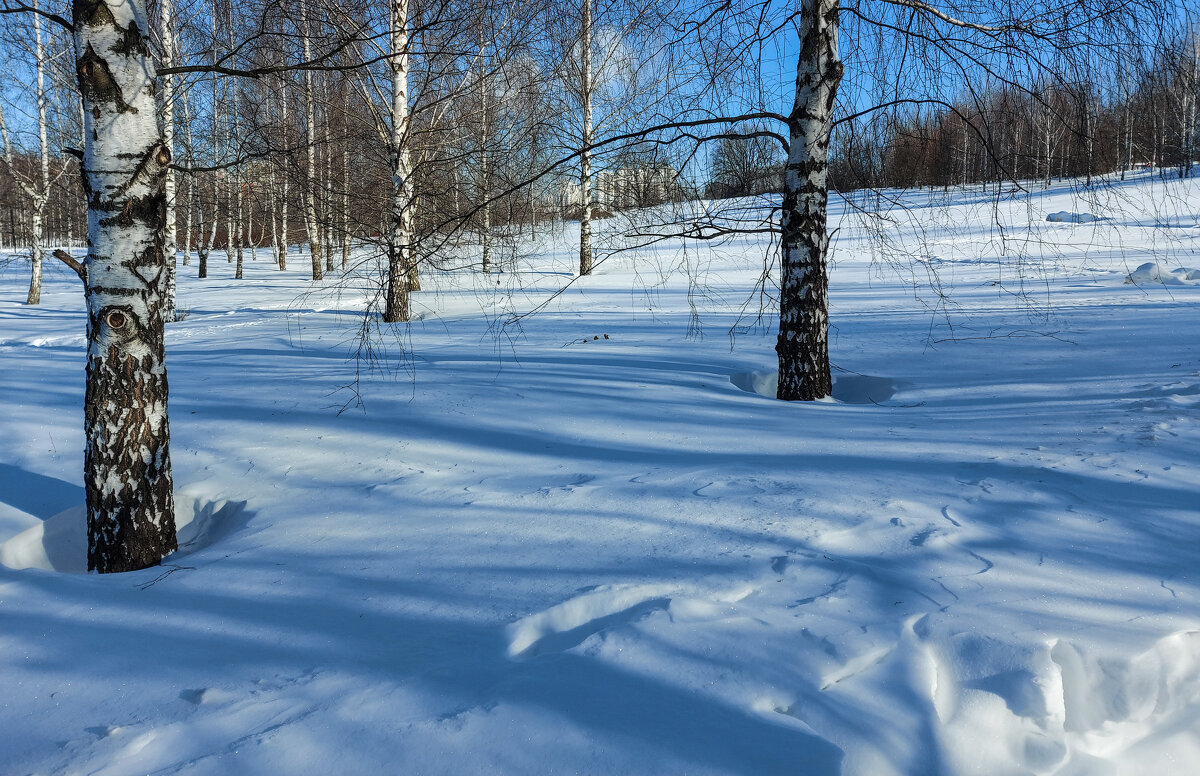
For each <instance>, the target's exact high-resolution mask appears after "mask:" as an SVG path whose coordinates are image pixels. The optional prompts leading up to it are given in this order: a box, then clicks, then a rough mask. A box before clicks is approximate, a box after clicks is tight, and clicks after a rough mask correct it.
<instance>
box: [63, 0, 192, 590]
mask: <svg viewBox="0 0 1200 776" xmlns="http://www.w3.org/2000/svg"><path fill="white" fill-rule="evenodd" d="M72 10H73V14H72V15H73V21H74V25H75V57H76V73H77V76H78V82H79V90H80V93H81V94H82V96H83V102H84V107H85V109H86V110H85V113H84V139H85V143H84V156H83V164H82V170H83V185H84V191H85V193H86V195H87V198H88V240H89V250H88V255H87V258H86V260H85V263H84V264H83V265H80V266H78V268H77V271H78V272H79V274H80V276H81V278H83V279H84V282H85V284H86V288H87V310H88V326H87V329H88V361H87V391H86V399H85V406H84V427H85V433H86V439H87V449H86V453H85V456H84V487H85V491H86V496H87V522H88V568H89V570H95V571H99V572H102V573H103V572H115V571H128V570H132V569H138V568H144V567H146V566H151V565H154V564H157V563H158V562H159V561H160V560H161V559H162V557H163V556H164V555H166V554H167V553H169V552H171V551H173V550H174V549H175V547H176V540H175V517H174V505H173V495H172V487H171V463H170V455H169V429H168V425H167V373H166V365H165V362H164V354H163V328H164V318H163V313H164V307H165V302H166V300H165V290H166V289H165V286H166V274H167V273H166V261H165V257H164V255H163V246H164V234H163V227H164V221H165V208H166V201H165V195H164V191H163V186H164V182H165V177H166V166H167V165H168V164H169V163H170V161H171V157H170V152H169V151H168V149H167V147H166V145H165V144H164V142H163V138H162V134H161V132H160V130H159V126H158V121H157V116H156V110H155V107H156V106H155V96H154V92H155V85H154V80H155V70H154V65H153V63H152V62H151V59H150V48H149V44H148V39H147V36H146V30H147V18H146V6H145V2H144V0H122V2H120V3H116V4H113V5H111V6H110V5H108V4H107V3H106V2H105V0H74V3H73V8H72Z"/></svg>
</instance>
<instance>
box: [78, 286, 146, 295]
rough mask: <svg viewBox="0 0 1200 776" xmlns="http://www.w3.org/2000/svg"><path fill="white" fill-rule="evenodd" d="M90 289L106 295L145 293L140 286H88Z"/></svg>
mask: <svg viewBox="0 0 1200 776" xmlns="http://www.w3.org/2000/svg"><path fill="white" fill-rule="evenodd" d="M88 291H89V292H92V293H97V294H104V295H105V296H141V295H142V294H143V293H145V292H144V291H143V290H142V289H140V288H123V287H121V286H88Z"/></svg>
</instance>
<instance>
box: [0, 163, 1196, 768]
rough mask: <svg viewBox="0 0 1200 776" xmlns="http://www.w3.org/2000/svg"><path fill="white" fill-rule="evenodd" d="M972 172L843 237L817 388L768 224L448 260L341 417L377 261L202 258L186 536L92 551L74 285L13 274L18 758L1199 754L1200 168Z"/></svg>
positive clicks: (975, 763)
mask: <svg viewBox="0 0 1200 776" xmlns="http://www.w3.org/2000/svg"><path fill="white" fill-rule="evenodd" d="M948 196H949V198H950V200H952V204H953V206H952V207H951V208H949V209H948V210H947V209H945V208H944V207H943V205H944V204H945V201H946V197H947V195H944V194H943V193H942V192H941V191H936V192H933V193H932V194H931V193H930V192H928V191H925V192H921V193H910V194H906V195H903V198H904V199H905V201H906V202H907V204H909V205H910V206H912V207H913V208H915V209H914V210H912V211H911V212H910V213H908V214H907V215H906V214H903V213H899V212H895V211H893V213H892V215H893V216H894V218H895V221H894V222H893V223H891V224H884V225H883V226H882V227H880V226H879V225H878V224H876V225H875V226H868V227H864V226H863V225H861V224H860V223H859V222H858V221H855V220H852V219H846V220H844V221H842V222H841V226H842V230H841V231H840V232H839V233H838V235H837V238H836V241H835V243H836V244H835V262H836V266H835V269H834V271H833V274H832V283H831V305H832V306H831V324H832V327H833V328H832V331H831V351H832V357H833V361H834V362H835V363H836V365H837V367H838V369H837V370H835V378H836V381H837V384H836V385H835V388H834V397H833V399H831V400H829V401H825V402H817V403H811V404H788V403H782V402H778V401H775V400H774V399H771V398H768V396H764V395H763V394H768V395H769V394H770V387H771V384H772V381H773V379H774V375H773V373H772V370H773V369H774V367H775V365H774V362H773V357H774V352H773V346H774V341H773V338H772V336H771V335H770V334H769V333H768V334H767V335H766V336H764V335H763V334H762V332H754V331H750V332H746V333H743V334H741V335H739V336H738V337H737V338H736V339H735V340H734V342H733V348H732V350H731V348H730V339H729V337H728V336H727V333H728V330H729V328H730V327H731V326H733V325H734V324H735V322H736V321H737V319H738V313H739V311H740V310H742V308H743V305H745V304H746V303H747V300H748V299H749V298H750V297H751V294H752V292H753V289H754V284H755V280H756V279H757V278H758V276H759V274H760V273H761V271H762V268H763V246H762V244H759V243H757V242H755V241H753V240H749V239H743V240H742V241H740V242H735V243H733V244H730V245H725V246H722V247H719V248H712V247H709V246H695V245H692V246H688V248H687V250H686V251H683V252H681V251H680V250H679V249H678V246H677V245H675V244H664V245H660V246H659V247H657V248H656V249H654V250H647V251H642V252H639V253H627V254H621V255H618V256H615V257H613V258H611V259H608V260H607V261H605V262H604V263H603V264H601V265H600V267H599V269H598V271H597V274H596V275H595V276H593V277H590V278H586V279H582V280H580V281H578V282H576V283H575V284H574V285H573V286H572V287H571V288H570V289H569V290H568V291H567V292H565V293H564V294H563V295H561V296H560V297H558V298H557V299H555V300H553V301H551V302H550V303H549V304H548V306H547V307H546V309H544V310H543V311H542V312H540V313H538V314H537V315H535V316H533V317H529V318H526V319H525V320H524V321H523V323H522V325H521V326H520V327H519V328H517V327H514V326H509V327H508V328H506V329H503V330H502V332H501V333H500V334H499V336H497V332H498V331H501V329H500V328H499V324H501V323H503V321H504V316H505V314H506V313H507V312H508V311H514V312H522V311H525V310H528V309H530V308H532V307H534V306H536V305H537V304H539V303H541V302H543V301H545V300H546V299H547V297H548V295H549V292H550V291H551V290H553V289H555V288H557V287H559V286H560V285H561V284H562V283H563V282H565V281H566V280H567V279H569V272H570V263H571V261H572V257H573V256H575V255H577V252H576V250H575V249H574V248H573V247H572V245H571V234H570V230H569V228H568V229H566V230H564V231H563V232H561V233H559V234H557V235H555V236H554V237H552V238H546V239H545V240H542V241H541V242H539V243H538V244H537V245H536V246H533V247H529V248H528V250H529V255H528V256H526V257H525V258H522V259H521V260H520V262H519V269H520V271H519V272H513V271H511V269H512V268H511V267H510V268H509V269H510V271H507V272H505V273H504V274H502V275H494V276H491V277H488V278H481V277H479V276H477V275H472V274H471V273H467V272H457V273H447V274H444V275H436V274H432V273H431V274H428V275H427V276H426V277H425V278H424V279H423V283H424V287H425V288H426V289H430V290H428V291H423V292H421V293H420V294H418V295H417V297H416V300H415V305H414V310H415V311H416V313H417V315H418V316H419V318H420V320H419V321H418V322H416V323H414V324H413V325H412V327H411V330H410V332H409V334H408V335H407V344H408V346H410V347H411V353H412V357H411V359H409V360H407V361H406V362H403V363H400V349H399V345H398V344H397V342H396V340H395V339H394V338H393V339H391V340H390V341H389V342H387V343H385V344H387V346H388V350H387V356H388V357H389V358H390V359H391V360H392V362H393V365H394V367H395V368H394V369H393V371H392V372H391V373H387V374H378V373H368V372H364V373H363V380H362V382H361V384H360V386H359V393H360V395H361V397H362V400H363V402H364V407H363V408H358V407H356V406H353V404H352V405H351V407H350V408H349V409H347V410H346V411H345V412H342V413H341V414H339V413H338V410H339V409H341V408H342V407H343V405H345V404H346V402H347V401H349V400H350V399H351V398H352V396H351V394H349V393H348V392H347V391H346V390H345V389H344V387H345V386H347V385H348V384H350V383H351V382H352V380H353V377H354V372H355V365H354V362H353V359H352V357H351V356H352V353H353V348H354V339H355V332H356V329H357V327H358V325H359V322H360V321H359V318H358V317H357V315H358V310H359V309H360V308H361V305H362V302H363V298H364V294H365V293H366V292H365V291H364V285H363V284H362V283H361V282H358V281H354V280H346V281H343V282H342V283H341V285H340V288H338V289H337V290H335V287H334V284H333V283H326V284H322V285H317V286H313V285H312V284H311V283H310V282H309V281H307V280H306V278H305V274H306V273H305V269H304V268H305V265H306V258H305V257H304V256H301V255H295V256H293V257H291V261H290V263H289V266H290V267H292V269H289V270H288V271H287V272H283V273H280V272H277V271H275V270H273V269H272V268H271V267H270V266H269V262H268V256H267V252H266V251H263V252H261V253H260V256H259V260H258V261H257V262H250V261H248V262H247V265H246V267H247V278H248V279H247V280H246V281H244V282H238V281H234V280H233V279H232V274H233V271H232V269H233V268H232V266H230V265H227V264H226V263H225V262H224V261H223V255H224V254H223V253H214V254H213V259H214V262H213V264H212V265H211V270H210V271H211V274H212V277H210V278H209V279H208V280H207V281H199V280H196V279H195V277H194V274H195V272H194V270H195V265H194V263H193V265H192V266H189V267H181V268H180V303H179V304H180V308H181V309H183V310H186V311H188V315H187V317H186V319H185V320H183V321H181V322H178V323H174V324H171V325H170V327H169V329H168V368H169V370H170V372H169V374H170V383H171V421H172V422H171V427H172V446H171V451H172V456H173V460H174V466H175V477H176V489H177V502H178V513H179V518H180V521H181V522H188V523H189V525H188V526H187V527H186V528H185V529H184V531H182V532H181V533H182V538H183V540H184V544H185V546H184V547H183V548H182V549H181V550H180V551H179V553H177V555H176V556H173V557H171V558H168V559H167V561H165V563H164V565H163V566H162V567H160V568H154V569H147V570H145V571H141V572H136V573H131V574H124V575H113V576H106V577H98V576H95V575H87V574H80V573H74V574H72V573H61V572H62V571H71V570H75V571H78V570H79V567H80V564H81V562H82V561H81V556H80V555H79V553H80V552H82V546H83V545H82V542H81V540H80V538H79V537H78V535H77V534H76V535H72V529H71V526H72V525H74V526H79V529H78V530H82V522H81V520H82V518H81V517H80V514H81V513H80V510H79V507H80V506H81V505H82V503H83V490H82V487H81V484H80V483H81V482H82V478H81V473H82V472H81V469H82V449H83V440H82V426H83V418H82V403H83V363H84V347H83V345H84V340H83V329H84V319H83V312H82V311H83V300H82V294H81V291H80V288H79V283H78V280H77V279H76V278H75V276H74V274H73V273H71V272H70V271H69V270H67V269H66V268H65V267H61V268H60V267H51V268H50V269H49V278H48V282H47V286H46V290H45V293H44V296H43V299H44V304H43V305H42V306H40V307H37V308H29V307H26V306H24V305H23V304H21V302H22V301H23V299H24V296H25V285H26V283H27V278H26V276H25V272H26V265H25V264H23V263H19V262H16V263H11V264H9V265H8V266H7V267H6V268H3V269H0V542H4V544H3V545H2V546H0V560H3V562H4V563H6V564H8V566H0V772H2V773H4V774H27V773H39V774H41V773H54V774H97V775H99V774H103V775H105V776H115V775H117V774H145V773H155V774H211V775H213V776H217V775H218V774H219V775H222V776H224V775H227V774H246V775H247V776H251V775H255V776H258V775H261V774H308V773H314V774H315V773H320V774H328V773H346V774H362V773H380V774H383V773H395V774H484V773H489V774H575V773H580V774H645V775H646V776H651V775H654V776H660V775H662V774H745V775H747V776H751V775H758V774H847V776H850V775H854V776H887V775H888V774H905V775H906V776H937V775H939V774H944V775H946V776H950V775H952V774H966V773H981V774H989V775H998V774H1032V773H1036V774H1075V775H1084V774H1086V775H1088V776H1090V775H1092V774H1099V775H1101V776H1105V775H1108V774H1129V775H1130V776H1133V775H1135V774H1145V773H1170V774H1183V773H1193V772H1200V600H1198V599H1197V594H1198V592H1200V584H1198V583H1200V578H1198V576H1197V575H1198V574H1200V572H1197V571H1196V569H1197V568H1198V559H1200V338H1198V336H1197V332H1200V282H1196V281H1195V280H1194V279H1191V278H1189V277H1188V275H1187V273H1186V272H1173V271H1174V270H1192V269H1195V268H1197V267H1200V256H1198V255H1197V248H1198V247H1200V229H1198V228H1197V223H1200V187H1196V186H1194V185H1191V184H1178V183H1171V184H1158V183H1153V182H1147V181H1146V180H1141V181H1138V182H1131V183H1126V184H1121V185H1117V186H1116V187H1115V188H1114V189H1112V190H1104V191H1101V192H1100V193H1098V194H1096V195H1095V196H1082V195H1079V194H1076V193H1073V192H1072V191H1071V190H1070V189H1069V187H1067V186H1065V185H1062V186H1056V187H1055V188H1054V189H1051V190H1050V192H1049V193H1048V194H1045V195H1043V194H1042V193H1041V192H1040V191H1039V192H1038V193H1037V194H1036V196H1035V197H1034V199H1033V200H1032V201H1031V202H1028V201H1025V200H1022V199H1013V200H1011V201H1009V200H1007V199H1005V200H1002V201H1000V202H999V203H996V202H995V201H994V200H993V195H992V192H990V191H989V192H988V193H982V192H979V191H977V190H976V191H969V192H954V191H952V192H950V194H949V195H948ZM860 204H866V205H868V206H869V207H876V206H878V205H880V204H884V205H886V202H882V203H881V202H876V201H874V200H872V201H871V202H868V203H860ZM837 207H838V206H837V205H835V210H836V209H837ZM1057 212H1068V213H1090V214H1096V215H1097V216H1100V217H1102V220H1096V221H1094V222H1089V223H1070V222H1051V221H1047V220H1046V217H1047V214H1050V213H1057ZM997 217H998V218H999V220H1000V223H1001V224H1002V228H1001V227H999V226H997V225H996V224H995V223H994V220H995V219H996V218H997ZM835 222H836V220H835ZM880 229H881V230H882V233H883V236H884V237H886V238H887V239H888V240H889V241H890V244H891V245H892V249H891V250H890V251H887V252H881V250H880V248H879V244H878V243H876V242H874V241H873V238H872V232H875V231H880ZM885 254H886V255H885ZM887 259H891V260H896V261H900V263H899V264H898V265H897V266H896V267H891V266H888V265H887V264H886V261H885V260H887ZM901 259H902V261H901ZM872 261H876V262H877V263H876V264H875V265H874V266H873V265H872ZM1147 263H1152V264H1157V265H1158V269H1155V270H1150V269H1147V268H1143V269H1145V271H1144V272H1141V273H1140V274H1139V268H1140V267H1142V265H1144V264H1147ZM335 274H336V273H335ZM1168 276H1169V277H1170V278H1171V280H1170V281H1165V282H1164V279H1165V278H1166V277H1168ZM1127 281H1132V282H1127ZM931 283H933V284H935V285H936V286H937V287H938V288H940V289H941V291H942V294H943V295H939V294H937V293H935V292H934V291H932V290H930V287H929V286H930V284H931ZM518 287H525V288H527V289H529V290H523V291H517V290H515V289H517V288H518ZM434 289H436V292H435V291H434ZM689 291H690V300H689ZM689 302H694V303H695V304H696V305H697V307H698V309H699V311H700V314H701V318H700V323H701V324H702V326H703V328H702V331H703V334H704V336H703V337H701V338H696V337H694V336H693V337H690V338H689V336H688V334H689V331H691V332H692V333H693V334H694V333H695V328H694V326H693V325H692V324H693V323H694V322H693V320H692V318H691V314H690V309H691V308H690V303H689ZM757 308H758V302H757V301H751V302H750V303H749V308H748V311H749V312H748V315H749V316H750V317H753V314H754V313H755V311H756V310H757ZM769 318H770V312H768V314H767V320H769ZM742 322H743V323H748V322H749V319H747V318H745V317H743V319H742ZM604 335H608V336H607V337H605V336H604ZM56 516H57V517H56ZM43 521H46V522H45V523H43ZM43 527H44V530H43ZM56 537H57V538H56ZM72 542H73V543H74V544H73V545H72V544H71V543H72ZM72 546H73V547H74V549H72ZM72 552H73V553H75V554H74V555H71V554H70V553H72ZM18 556H19V557H18ZM72 564H74V565H72ZM14 566H28V568H21V569H17V568H13V567H14ZM49 569H60V571H54V570H49Z"/></svg>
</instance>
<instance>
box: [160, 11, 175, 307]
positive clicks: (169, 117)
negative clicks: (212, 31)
mask: <svg viewBox="0 0 1200 776" xmlns="http://www.w3.org/2000/svg"><path fill="white" fill-rule="evenodd" d="M173 4H174V0H159V17H158V19H159V38H160V40H161V41H162V63H163V67H164V68H167V67H174V66H175V37H174V32H173V31H172V29H171V26H172V24H171V13H172V11H173V8H172V5H173ZM160 84H161V87H162V91H161V94H162V121H163V143H164V144H165V145H166V147H167V153H168V154H170V155H171V157H172V158H174V156H175V76H173V75H169V74H168V75H165V76H163V77H162V79H161V81H160ZM163 191H164V193H165V195H166V198H167V219H166V224H165V225H164V229H165V234H164V243H163V253H164V254H165V255H166V261H167V292H166V302H165V305H166V309H165V311H164V313H163V315H164V316H165V318H166V320H167V321H168V322H170V321H173V320H175V294H176V283H175V262H176V259H175V250H176V242H177V239H178V238H177V236H176V233H175V171H174V170H170V169H168V170H167V173H166V180H165V181H164V183H163Z"/></svg>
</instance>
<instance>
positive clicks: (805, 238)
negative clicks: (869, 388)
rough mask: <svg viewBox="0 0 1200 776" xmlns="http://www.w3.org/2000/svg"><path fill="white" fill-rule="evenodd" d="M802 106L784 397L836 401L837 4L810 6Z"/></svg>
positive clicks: (789, 219) (809, 2) (791, 173)
mask: <svg viewBox="0 0 1200 776" xmlns="http://www.w3.org/2000/svg"><path fill="white" fill-rule="evenodd" d="M798 32H799V36H800V56H799V60H798V62H797V65H796V101H795V105H794V106H793V108H792V112H791V115H790V116H789V117H788V130H789V135H790V142H791V145H790V149H789V152H788V160H787V170H786V174H785V176H784V197H783V214H782V240H781V242H782V253H783V267H782V276H781V278H780V284H779V285H780V288H779V291H780V297H779V336H778V341H777V342H776V345H775V351H776V352H777V353H778V354H779V388H778V393H777V396H778V397H779V398H780V399H784V400H788V401H797V400H799V401H812V400H814V399H820V398H823V397H826V396H829V395H830V394H831V393H832V389H833V383H832V379H831V377H830V373H829V318H828V310H829V277H828V271H827V266H826V261H827V254H828V251H829V234H828V232H827V231H826V206H827V203H828V196H829V190H828V185H827V180H828V170H829V135H830V131H831V129H832V126H833V104H834V99H835V98H836V96H837V88H838V84H839V83H840V81H841V77H842V63H841V61H840V59H839V58H838V6H837V0H802V4H801V11H800V22H799V27H798Z"/></svg>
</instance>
